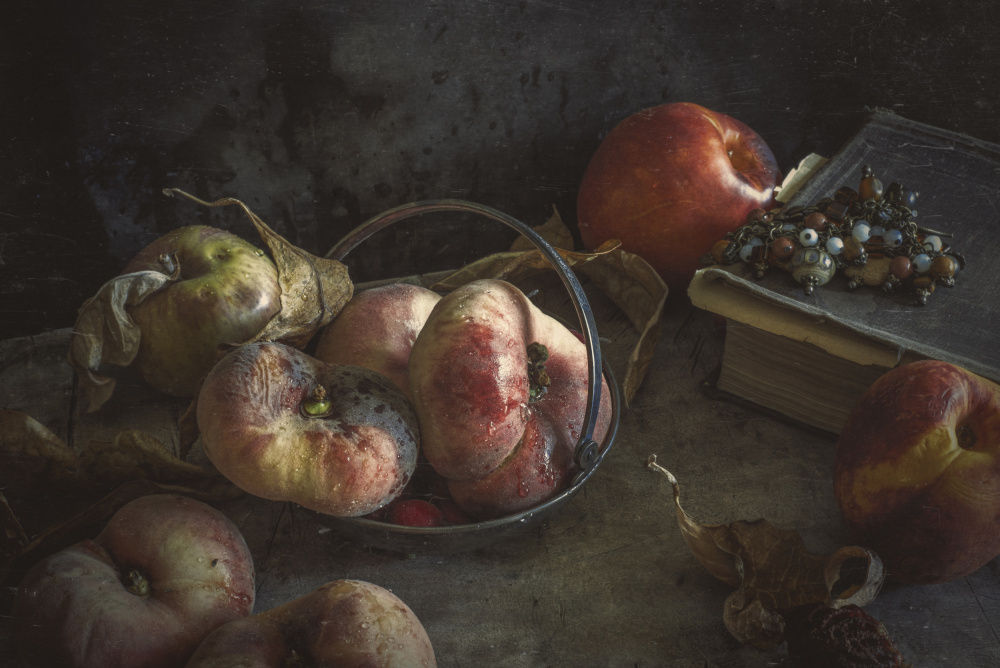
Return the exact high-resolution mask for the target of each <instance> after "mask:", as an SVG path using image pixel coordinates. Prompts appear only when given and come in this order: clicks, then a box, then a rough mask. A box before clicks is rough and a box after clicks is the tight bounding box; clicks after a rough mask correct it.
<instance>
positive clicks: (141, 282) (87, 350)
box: [68, 271, 177, 413]
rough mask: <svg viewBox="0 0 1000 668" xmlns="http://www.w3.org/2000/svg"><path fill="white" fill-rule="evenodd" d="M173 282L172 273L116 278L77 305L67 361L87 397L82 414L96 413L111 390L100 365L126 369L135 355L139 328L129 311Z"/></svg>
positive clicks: (155, 272) (150, 272) (112, 382)
mask: <svg viewBox="0 0 1000 668" xmlns="http://www.w3.org/2000/svg"><path fill="white" fill-rule="evenodd" d="M175 280H177V272H176V271H175V272H174V275H172V276H168V275H167V274H163V273H160V272H158V271H139V272H136V273H134V274H125V275H124V276H116V277H115V278H112V279H111V280H110V281H107V282H106V283H105V284H104V285H102V286H101V287H100V289H99V290H98V291H97V294H95V295H94V296H93V297H91V298H90V299H88V300H87V301H85V302H84V303H83V305H82V306H80V310H79V312H78V314H77V318H76V323H75V324H74V325H73V336H72V338H71V339H70V349H69V355H68V360H69V363H70V366H72V367H73V369H75V370H76V372H77V375H78V377H79V384H80V390H81V391H82V392H83V395H84V396H85V397H86V398H87V407H86V409H85V410H86V412H88V413H93V412H94V411H96V410H98V409H99V408H100V407H101V406H103V405H104V404H105V403H106V402H107V400H108V399H109V398H110V397H111V394H112V393H113V392H114V389H115V381H114V379H113V378H110V377H108V376H104V375H101V374H100V373H98V370H99V368H100V366H101V365H102V364H105V363H107V364H114V365H116V366H128V365H129V364H131V363H132V360H133V359H135V356H136V354H137V353H138V352H139V337H140V332H139V327H138V325H136V324H135V322H133V321H132V318H131V316H130V315H129V309H131V308H132V307H134V306H135V305H137V304H140V303H142V302H143V301H144V300H145V299H146V298H147V297H148V296H149V295H151V294H153V293H154V292H156V291H157V290H160V289H162V288H163V287H164V286H165V285H167V284H169V283H171V282H172V281H175Z"/></svg>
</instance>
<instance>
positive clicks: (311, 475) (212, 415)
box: [197, 343, 420, 517]
mask: <svg viewBox="0 0 1000 668" xmlns="http://www.w3.org/2000/svg"><path fill="white" fill-rule="evenodd" d="M318 386H322V387H323V388H324V389H325V391H326V396H327V398H328V399H329V400H330V402H331V412H330V414H329V415H328V416H325V417H315V418H314V417H307V416H305V415H303V413H302V409H301V407H302V404H303V402H304V401H306V400H308V399H309V398H310V397H312V395H313V392H314V391H315V389H316V388H317V387H318ZM197 420H198V428H199V430H200V431H201V437H202V444H203V445H204V448H205V454H206V455H207V456H208V458H209V459H210V460H211V461H212V463H213V464H215V466H216V468H218V469H219V472H220V473H222V474H223V475H224V476H226V477H227V478H228V479H229V480H230V481H232V482H233V483H234V484H235V485H236V486H238V487H240V488H241V489H243V490H244V491H246V492H249V493H250V494H254V495H256V496H260V497H263V498H266V499H273V500H280V501H294V502H295V503H298V504H299V505H302V506H304V507H306V508H309V509H311V510H315V511H317V512H321V513H326V514H329V515H335V516H340V517H353V516H357V515H364V514H367V513H370V512H372V511H373V510H376V509H377V508H380V507H381V506H383V505H385V504H387V503H388V502H389V501H391V500H392V499H393V498H395V497H396V496H397V495H398V494H399V492H400V491H401V490H402V488H403V486H404V485H405V484H406V483H407V481H408V480H409V479H410V476H412V475H413V470H414V468H415V466H416V460H417V451H418V448H419V439H420V429H419V426H418V424H417V421H416V417H415V416H414V414H413V411H412V409H411V407H410V405H409V403H408V402H407V400H406V397H405V396H404V395H403V393H402V392H401V391H400V390H399V389H398V388H396V387H395V385H394V384H393V383H392V381H390V380H389V379H388V378H387V377H385V376H383V375H382V374H380V373H377V372H375V371H372V370H370V369H365V368H362V367H357V366H348V365H335V364H327V363H325V362H322V361H320V360H317V359H315V358H313V357H311V356H309V355H307V354H305V353H303V352H301V351H299V350H296V349H295V348H291V347H289V346H285V345H282V344H279V343H260V344H249V345H246V346H242V347H241V348H239V349H237V350H234V351H233V352H231V353H229V354H228V355H227V356H226V357H224V358H223V359H222V360H220V362H219V363H218V364H217V365H216V366H215V368H214V369H213V370H212V372H211V373H210V374H209V375H208V377H207V378H206V379H205V383H204V385H203V386H202V389H201V392H200V393H199V396H198V403H197Z"/></svg>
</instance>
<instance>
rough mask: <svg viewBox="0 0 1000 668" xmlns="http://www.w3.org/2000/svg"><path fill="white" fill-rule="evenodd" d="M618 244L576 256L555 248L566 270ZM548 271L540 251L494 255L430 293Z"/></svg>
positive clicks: (476, 262) (440, 284)
mask: <svg viewBox="0 0 1000 668" xmlns="http://www.w3.org/2000/svg"><path fill="white" fill-rule="evenodd" d="M618 245H619V242H617V241H614V242H607V243H605V244H604V245H602V246H601V247H600V248H598V249H597V250H595V251H594V252H593V253H580V252H576V251H568V250H565V249H562V248H556V249H555V251H556V252H557V253H559V255H560V256H561V257H562V259H563V260H565V261H566V264H567V265H569V266H570V267H575V266H579V265H582V264H585V263H588V262H593V261H594V260H595V259H597V258H599V257H601V256H602V255H604V254H606V253H610V252H612V251H613V250H614V249H615V248H617V247H618ZM540 270H545V271H551V270H553V267H552V263H551V262H550V261H549V259H548V258H547V257H545V255H543V254H542V251H540V250H538V249H535V250H531V251H521V252H506V253H494V254H493V255H487V256H486V257H484V258H482V259H480V260H476V261H475V262H473V263H471V264H467V265H465V266H464V267H462V268H461V269H459V270H458V271H456V272H455V273H453V274H451V275H449V276H447V277H445V278H443V279H441V280H440V281H438V282H437V283H435V284H434V285H432V286H431V290H435V291H437V292H451V291H452V290H454V289H455V288H459V287H461V286H463V285H465V284H466V283H470V282H472V281H475V280H478V279H480V278H497V279H502V280H506V281H512V282H513V281H516V280H517V279H518V278H519V277H521V276H524V275H525V274H528V273H531V272H535V271H540Z"/></svg>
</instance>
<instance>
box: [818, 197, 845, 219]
mask: <svg viewBox="0 0 1000 668" xmlns="http://www.w3.org/2000/svg"><path fill="white" fill-rule="evenodd" d="M847 209H848V205H847V204H844V203H843V202H830V203H829V204H827V205H826V208H824V209H823V213H824V214H826V217H827V218H828V219H830V220H832V221H834V222H835V223H839V222H840V221H842V220H843V219H844V216H846V215H847Z"/></svg>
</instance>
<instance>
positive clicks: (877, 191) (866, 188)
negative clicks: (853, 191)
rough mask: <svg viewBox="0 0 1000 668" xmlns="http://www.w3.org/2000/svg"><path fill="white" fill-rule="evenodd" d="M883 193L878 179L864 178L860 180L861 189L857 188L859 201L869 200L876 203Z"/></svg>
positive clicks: (872, 177)
mask: <svg viewBox="0 0 1000 668" xmlns="http://www.w3.org/2000/svg"><path fill="white" fill-rule="evenodd" d="M883 192H884V188H883V186H882V182H881V181H879V180H878V178H876V177H874V176H866V177H865V178H863V179H861V187H860V188H858V194H859V195H861V199H871V200H875V201H876V202H877V201H879V200H880V199H882V193H883Z"/></svg>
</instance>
